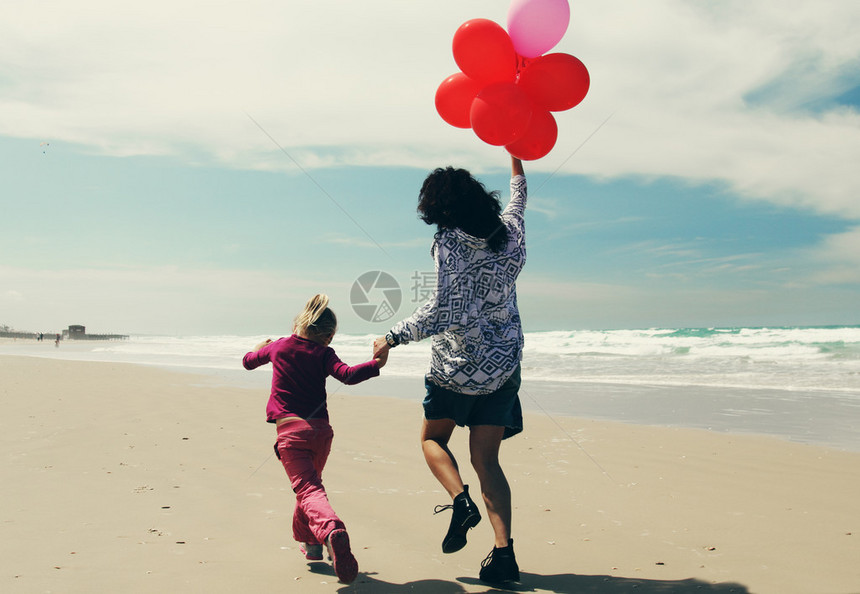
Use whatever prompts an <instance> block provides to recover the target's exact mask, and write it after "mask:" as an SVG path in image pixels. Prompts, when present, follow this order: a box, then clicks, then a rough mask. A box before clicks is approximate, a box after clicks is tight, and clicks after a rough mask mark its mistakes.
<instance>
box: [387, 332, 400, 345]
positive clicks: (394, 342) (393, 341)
mask: <svg viewBox="0 0 860 594" xmlns="http://www.w3.org/2000/svg"><path fill="white" fill-rule="evenodd" d="M385 342H387V343H388V346H389V347H391V348H394V347H396V346H397V345H398V344H400V339H399V338H397V336H395V335H394V334H393V333H391V332H389V333H388V334H386V335H385Z"/></svg>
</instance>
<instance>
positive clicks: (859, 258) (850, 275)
mask: <svg viewBox="0 0 860 594" xmlns="http://www.w3.org/2000/svg"><path fill="white" fill-rule="evenodd" d="M811 258H812V261H813V262H814V263H816V264H817V266H816V271H815V272H814V273H813V274H812V277H811V279H810V280H811V282H813V283H815V284H823V285H860V227H854V228H852V229H849V230H848V231H845V232H844V233H837V234H835V235H831V236H829V237H827V238H825V240H824V241H823V242H822V243H821V245H819V246H817V247H816V248H815V249H814V250H813V251H812V253H811Z"/></svg>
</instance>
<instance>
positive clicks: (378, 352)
mask: <svg viewBox="0 0 860 594" xmlns="http://www.w3.org/2000/svg"><path fill="white" fill-rule="evenodd" d="M390 350H391V347H390V346H389V345H388V341H386V340H385V337H384V336H380V337H379V338H377V339H376V340H374V341H373V358H374V359H376V362H377V364H378V365H379V367H382V366H384V365H385V364H386V363H387V362H388V351H390Z"/></svg>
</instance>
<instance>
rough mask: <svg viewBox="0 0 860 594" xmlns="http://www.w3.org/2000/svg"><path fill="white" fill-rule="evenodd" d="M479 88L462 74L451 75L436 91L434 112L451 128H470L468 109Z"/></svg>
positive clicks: (478, 85)
mask: <svg viewBox="0 0 860 594" xmlns="http://www.w3.org/2000/svg"><path fill="white" fill-rule="evenodd" d="M481 88H482V86H481V84H480V83H478V82H475V81H474V80H472V79H471V78H469V77H468V76H466V75H465V74H463V73H462V72H458V73H457V74H452V75H451V76H449V77H448V78H446V79H445V80H443V81H442V84H440V85H439V88H438V89H436V111H438V112H439V115H440V116H442V119H443V120H445V121H446V122H448V123H449V124H451V125H452V126H456V127H457V128H471V127H472V124H471V122H470V121H469V109H470V108H471V107H472V101H474V99H475V96H476V95H477V94H478V92H479V91H480V90H481Z"/></svg>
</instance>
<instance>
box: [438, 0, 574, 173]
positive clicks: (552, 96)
mask: <svg viewBox="0 0 860 594" xmlns="http://www.w3.org/2000/svg"><path fill="white" fill-rule="evenodd" d="M569 22H570V6H569V5H568V3H567V0H512V2H511V5H510V8H509V10H508V30H507V31H505V30H504V29H503V28H502V27H501V26H500V25H499V24H497V23H495V22H493V21H491V20H488V19H472V20H470V21H466V22H465V23H463V24H462V25H461V26H460V28H459V29H457V32H456V33H455V34H454V44H453V52H454V61H455V62H456V63H457V66H459V67H460V70H461V72H458V73H456V74H452V75H451V76H449V77H448V78H446V79H445V80H444V81H442V84H440V85H439V88H438V89H437V90H436V111H438V112H439V115H440V116H442V119H443V120H445V121H446V122H448V123H449V124H451V125H452V126H456V127H458V128H471V129H472V130H473V131H474V132H475V134H476V135H477V136H478V138H480V139H481V140H483V141H484V142H486V143H488V144H491V145H495V146H504V147H505V148H506V149H507V151H508V152H509V153H510V154H512V155H513V156H515V157H517V158H520V159H523V160H534V159H540V158H541V157H543V156H545V155H547V154H548V153H549V152H550V151H551V150H552V147H553V146H555V141H556V139H557V138H558V126H557V125H556V122H555V118H554V117H553V115H552V113H550V112H553V111H564V110H567V109H570V108H572V107H574V106H576V105H578V104H579V103H580V102H581V101H582V100H583V99H584V98H585V95H586V93H588V87H589V84H590V79H589V76H588V70H586V68H585V65H584V64H583V63H582V62H580V61H579V60H578V59H577V58H575V57H574V56H571V55H570V54H564V53H553V54H545V52H547V51H549V50H551V49H552V48H553V47H555V45H556V44H557V43H558V42H559V41H561V38H562V37H563V36H564V33H565V31H567V26H568V24H569Z"/></svg>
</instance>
